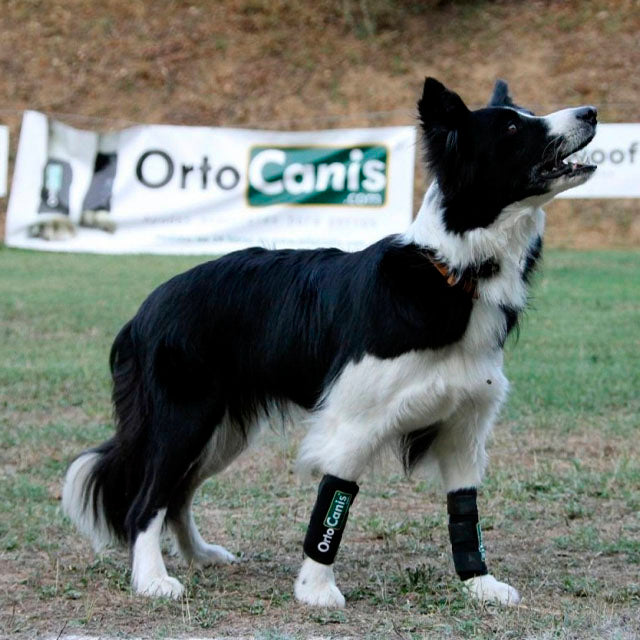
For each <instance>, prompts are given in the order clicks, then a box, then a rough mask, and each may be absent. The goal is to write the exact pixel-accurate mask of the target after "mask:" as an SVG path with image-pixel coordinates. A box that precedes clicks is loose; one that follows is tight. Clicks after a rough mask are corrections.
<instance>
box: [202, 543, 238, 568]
mask: <svg viewBox="0 0 640 640" xmlns="http://www.w3.org/2000/svg"><path fill="white" fill-rule="evenodd" d="M233 562H238V558H237V557H236V556H234V555H233V553H231V552H229V551H227V550H226V549H225V548H224V547H221V546H220V545H218V544H205V545H203V546H202V547H200V548H199V549H198V550H197V552H196V553H195V555H194V557H193V564H195V565H196V566H197V567H209V566H211V565H216V564H218V565H219V564H232V563H233Z"/></svg>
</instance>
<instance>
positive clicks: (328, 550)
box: [295, 475, 359, 608]
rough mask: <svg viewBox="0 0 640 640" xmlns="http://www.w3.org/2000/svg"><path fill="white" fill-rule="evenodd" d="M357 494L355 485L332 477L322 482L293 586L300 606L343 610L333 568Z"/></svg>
mask: <svg viewBox="0 0 640 640" xmlns="http://www.w3.org/2000/svg"><path fill="white" fill-rule="evenodd" d="M358 490H359V487H358V485H357V484H356V483H355V482H350V481H348V480H342V479H340V478H338V477H336V476H332V475H325V476H324V477H323V478H322V481H321V482H320V486H319V487H318V496H317V498H316V504H315V506H314V508H313V511H312V512H311V519H310V522H309V527H308V528H307V535H306V536H305V539H304V545H303V548H304V552H305V554H306V556H307V557H306V559H305V561H304V563H303V565H302V569H301V570H300V574H299V575H298V579H297V580H296V584H295V595H296V598H297V599H298V600H300V601H301V602H305V603H306V604H311V605H315V606H320V607H340V608H341V607H344V604H345V601H344V596H343V595H342V594H341V593H340V590H339V589H338V587H337V586H336V583H335V578H334V575H333V567H332V565H333V562H334V560H335V557H336V554H337V553H338V548H339V547H340V540H341V539H342V534H343V532H344V528H345V525H346V523H347V516H348V515H349V508H350V507H351V505H352V504H353V501H354V500H355V497H356V495H358Z"/></svg>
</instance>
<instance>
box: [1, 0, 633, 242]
mask: <svg viewBox="0 0 640 640" xmlns="http://www.w3.org/2000/svg"><path fill="white" fill-rule="evenodd" d="M639 34H640V2H638V1H637V0H621V1H619V2H616V1H612V2H605V1H603V0H593V1H583V2H580V1H577V0H567V1H557V0H556V1H550V0H548V1H533V2H518V1H511V2H506V1H498V2H488V1H483V0H480V1H477V2H455V1H449V2H447V1H445V2H442V1H436V0H428V1H424V2H421V3H414V2H409V1H407V0H400V1H395V2H393V1H392V0H319V1H314V2H311V1H309V0H305V1H303V2H285V1H284V0H224V1H210V2H207V1H205V0H193V1H189V2H188V1H184V0H158V1H156V2H151V1H150V0H145V1H142V0H103V1H102V2H100V3H96V2H92V1H89V0H61V1H59V2H56V3H53V2H46V1H44V0H4V2H3V3H2V11H1V12H0V37H1V40H0V42H2V45H0V96H2V97H1V98H0V119H2V120H3V121H4V122H7V123H9V124H10V125H11V127H12V138H13V143H12V148H13V149H15V141H16V137H17V136H16V134H17V130H18V123H19V118H20V114H19V110H22V109H26V108H35V109H41V110H43V111H47V112H56V113H61V114H77V115H76V116H75V117H71V116H69V117H67V118H66V119H67V120H68V121H69V122H71V123H73V124H76V125H78V126H86V127H93V128H107V127H109V126H116V125H122V124H123V123H126V122H166V123H175V124H205V125H235V126H237V125H249V126H256V127H264V128H295V129H303V128H322V127H334V126H368V125H386V124H402V123H410V122H412V118H413V105H414V103H415V99H416V95H417V93H418V91H419V89H420V84H421V82H422V80H423V78H424V76H425V75H434V76H436V77H438V78H440V79H441V80H443V81H444V82H445V83H447V84H448V85H450V86H451V87H452V88H455V89H456V90H458V91H459V92H460V93H461V94H462V95H463V97H464V98H465V99H466V100H467V101H468V102H469V103H471V104H474V105H481V104H483V103H484V102H485V101H486V99H487V97H488V95H489V92H490V90H491V86H492V84H493V81H494V80H495V78H496V77H503V78H505V79H507V80H508V81H509V82H510V83H511V86H512V89H513V91H514V93H515V96H516V98H517V99H518V100H519V101H520V102H521V103H523V104H526V105H530V106H532V107H533V108H535V109H538V110H540V111H545V110H552V109H554V108H557V107H559V106H563V105H569V104H579V103H594V104H596V105H598V106H599V107H600V111H601V116H602V119H603V120H608V121H627V122H633V121H638V120H639V119H640V75H639V74H638V73H637V70H638V68H640V46H639V45H640V35H639ZM380 112H382V113H380ZM367 114H368V115H367ZM78 116H82V117H78ZM93 118H96V119H95V120H94V119H93ZM421 181H422V180H421V178H420V177H419V178H418V181H417V182H421ZM421 190H422V185H421V184H418V186H417V189H416V194H417V196H418V194H419V193H420V191H421ZM418 197H419V196H418ZM416 206H417V202H416ZM551 212H552V213H553V215H552V216H550V218H551V220H550V230H549V237H550V240H551V242H552V243H553V244H559V245H568V246H593V245H601V246H629V245H638V244H640V222H639V221H638V219H639V216H638V204H637V202H635V201H634V202H620V201H617V202H608V203H606V202H595V203H594V202H591V203H585V202H581V203H566V202H565V203H557V204H555V205H553V206H552V208H551ZM556 212H557V215H556Z"/></svg>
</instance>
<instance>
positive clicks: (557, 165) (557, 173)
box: [540, 136, 597, 180]
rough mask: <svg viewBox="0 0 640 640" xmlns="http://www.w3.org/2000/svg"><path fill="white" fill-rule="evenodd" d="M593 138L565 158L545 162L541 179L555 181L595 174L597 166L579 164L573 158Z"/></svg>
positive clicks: (541, 170) (541, 169)
mask: <svg viewBox="0 0 640 640" xmlns="http://www.w3.org/2000/svg"><path fill="white" fill-rule="evenodd" d="M592 138H593V136H591V137H590V138H589V139H588V140H586V141H585V142H583V143H582V144H581V145H579V146H578V147H576V148H575V149H573V150H572V151H570V152H569V153H567V154H565V155H564V156H556V157H555V158H551V159H550V160H548V161H546V162H544V163H543V164H542V166H541V168H540V177H542V178H544V179H545V180H555V179H556V178H560V177H561V176H567V177H570V178H571V177H573V176H578V175H584V174H587V173H592V172H594V171H595V170H596V169H597V167H596V165H594V164H583V163H580V162H578V161H577V160H576V159H575V158H572V156H573V155H574V154H575V153H577V152H578V151H580V150H581V149H584V147H586V146H587V145H588V144H589V142H591V139H592Z"/></svg>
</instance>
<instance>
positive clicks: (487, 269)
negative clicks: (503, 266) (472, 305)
mask: <svg viewBox="0 0 640 640" xmlns="http://www.w3.org/2000/svg"><path fill="white" fill-rule="evenodd" d="M426 256H427V257H428V258H429V261H430V262H431V264H432V265H433V266H434V267H435V268H436V269H437V270H438V273H439V274H440V275H441V276H442V277H443V278H445V279H446V282H447V284H448V285H449V286H450V287H456V286H460V287H461V288H462V290H463V291H464V292H465V293H467V294H469V295H470V296H471V297H472V298H473V299H474V300H477V299H478V280H479V279H480V278H481V277H484V278H490V277H491V276H494V275H495V274H496V273H498V271H499V270H500V267H499V265H498V264H497V263H496V262H495V261H494V260H488V261H487V262H485V263H483V264H482V265H480V266H479V267H478V268H469V269H465V270H464V271H463V272H462V273H460V272H459V271H455V270H453V271H452V270H451V269H449V265H447V264H445V263H444V262H440V261H439V260H436V258H435V256H434V255H433V253H431V251H427V252H426Z"/></svg>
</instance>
